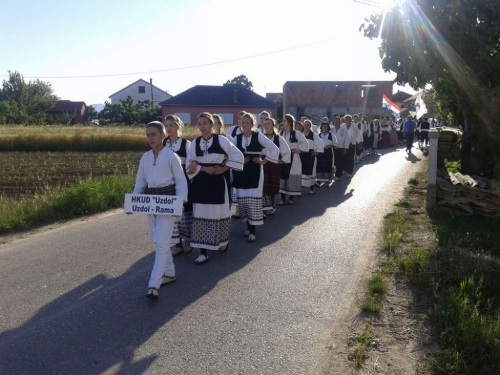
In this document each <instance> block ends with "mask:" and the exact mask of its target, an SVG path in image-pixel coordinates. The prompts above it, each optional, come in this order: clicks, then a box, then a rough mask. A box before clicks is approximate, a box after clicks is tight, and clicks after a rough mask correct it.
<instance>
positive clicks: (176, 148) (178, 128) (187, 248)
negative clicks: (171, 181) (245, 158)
mask: <svg viewBox="0 0 500 375" xmlns="http://www.w3.org/2000/svg"><path fill="white" fill-rule="evenodd" d="M164 124H165V129H166V132H167V137H166V138H165V139H164V140H163V146H164V147H166V148H168V149H169V150H170V151H173V152H175V153H176V154H177V156H178V157H179V158H180V159H181V164H182V170H183V171H184V175H185V176H186V182H187V186H188V200H187V202H186V203H184V206H183V211H182V217H181V218H180V219H178V220H176V221H175V225H174V232H173V234H172V239H171V240H170V243H171V244H174V245H175V246H174V248H173V249H172V255H173V256H175V255H178V254H180V253H182V252H186V253H190V252H191V250H192V247H191V245H190V239H191V227H192V225H193V202H192V201H191V198H192V195H193V193H192V191H191V182H190V181H189V178H188V176H187V173H186V166H185V165H186V157H187V152H188V150H189V146H190V145H191V142H190V141H188V140H187V139H184V138H182V129H183V128H184V123H183V122H182V120H181V119H180V118H179V117H177V116H176V115H167V116H165V119H164ZM182 241H184V246H183V245H182Z"/></svg>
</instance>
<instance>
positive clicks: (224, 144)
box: [186, 112, 243, 264]
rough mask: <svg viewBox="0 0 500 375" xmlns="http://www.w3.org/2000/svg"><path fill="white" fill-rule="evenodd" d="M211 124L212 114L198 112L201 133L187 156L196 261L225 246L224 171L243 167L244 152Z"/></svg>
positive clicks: (226, 194)
mask: <svg viewBox="0 0 500 375" xmlns="http://www.w3.org/2000/svg"><path fill="white" fill-rule="evenodd" d="M213 126H214V121H213V118H212V115H211V114H210V113H207V112H203V113H200V115H199V116H198V129H199V130H200V132H201V136H200V137H198V138H196V139H195V140H194V141H193V142H191V147H190V148H189V153H188V157H187V160H186V166H189V167H188V171H187V172H188V177H189V178H190V179H191V183H192V192H193V198H192V201H193V227H192V230H191V246H192V247H196V248H200V255H199V256H198V258H196V260H195V264H202V263H205V262H206V261H207V260H208V259H209V258H208V250H221V251H226V250H227V246H228V244H229V226H230V221H231V219H230V214H231V213H230V203H229V190H228V185H227V182H226V179H225V177H224V173H225V172H226V171H227V170H228V169H229V168H232V169H233V170H243V154H242V153H241V152H240V151H239V150H238V149H237V148H236V147H235V146H234V145H233V144H232V143H231V142H230V141H229V140H228V139H227V138H226V137H222V136H220V135H217V134H213V133H212V131H213Z"/></svg>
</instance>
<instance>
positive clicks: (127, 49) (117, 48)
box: [0, 0, 412, 104]
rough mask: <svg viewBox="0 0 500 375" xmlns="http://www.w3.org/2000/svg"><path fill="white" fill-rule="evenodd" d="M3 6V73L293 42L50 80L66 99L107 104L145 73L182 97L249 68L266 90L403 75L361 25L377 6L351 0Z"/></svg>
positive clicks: (143, 61) (108, 66) (43, 0)
mask: <svg viewBox="0 0 500 375" xmlns="http://www.w3.org/2000/svg"><path fill="white" fill-rule="evenodd" d="M374 1H375V0H374ZM377 1H382V2H387V1H388V0H377ZM0 9H1V11H0V79H2V80H3V79H5V78H6V77H5V76H6V75H7V74H8V73H7V71H8V70H11V71H19V72H20V73H21V74H22V75H24V76H25V77H75V76H96V75H116V74H122V73H136V72H147V71H156V70H166V69H171V68H179V67H186V66H192V65H200V64H208V63H214V62H218V61H223V60H230V59H237V58H241V57H246V56H253V55H258V54H266V53H270V52H273V51H278V50H283V49H289V50H287V51H283V52H278V53H271V54H266V55H265V56H261V57H255V58H249V59H244V60H239V61H235V62H230V63H224V64H218V65H211V66H206V67H201V68H193V69H185V70H175V71H170V72H158V73H142V74H130V75H124V76H115V77H104V78H79V79H77V78H41V79H42V80H44V81H48V82H50V83H51V84H52V86H53V88H54V91H55V94H56V95H58V96H59V97H61V98H62V99H69V100H75V101H76V100H83V101H85V102H86V103H87V104H97V103H104V101H105V100H106V99H107V98H108V96H109V95H111V94H113V93H114V92H116V91H118V90H120V89H122V88H123V87H125V86H127V85H129V84H130V83H132V82H134V81H136V80H138V79H139V78H143V79H145V80H149V79H150V78H152V79H153V83H154V84H155V85H156V86H158V87H160V88H162V89H166V90H168V91H169V92H170V93H171V94H173V95H175V94H178V93H180V92H182V91H184V90H187V89H188V88H190V87H192V86H194V85H198V84H205V85H220V84H222V83H223V82H225V81H227V80H228V79H231V78H233V77H235V76H238V75H240V74H245V75H246V76H247V77H248V78H249V79H250V80H251V81H252V82H253V84H254V90H255V91H256V92H257V93H259V94H261V95H265V93H266V92H281V91H282V88H283V84H284V83H285V82H286V81H302V80H311V81H313V80H316V81H320V80H321V81H328V80H392V79H393V78H394V77H395V75H394V74H388V73H384V72H383V70H382V68H381V65H380V58H379V55H378V50H377V48H378V45H379V41H377V40H371V41H370V40H369V39H367V38H364V37H363V36H362V33H361V32H359V31H358V29H359V26H360V24H361V23H362V22H363V19H364V18H366V17H368V16H369V15H370V14H371V13H372V12H374V11H377V8H374V7H371V6H367V5H364V4H361V3H359V2H355V1H352V0H300V1H296V0H253V1H238V0H203V1H202V0H184V1H181V0H142V1H133V0H120V1H116V0H110V1H106V0H101V1H97V0H88V1H81V2H76V1H63V0H22V1H20V0H10V1H8V0H0ZM325 40H329V41H326V42H321V41H325ZM316 42H321V43H316ZM307 44H309V46H303V45H307ZM297 46H303V47H299V48H294V47H297ZM290 48H291V49H290ZM27 80H28V78H27ZM395 90H397V88H396V87H395ZM406 91H409V92H412V91H411V90H408V89H406Z"/></svg>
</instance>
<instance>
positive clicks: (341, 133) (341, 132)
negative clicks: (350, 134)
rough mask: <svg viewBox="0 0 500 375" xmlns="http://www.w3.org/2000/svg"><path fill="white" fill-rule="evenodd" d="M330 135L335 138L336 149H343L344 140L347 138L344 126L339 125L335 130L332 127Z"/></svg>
mask: <svg viewBox="0 0 500 375" xmlns="http://www.w3.org/2000/svg"><path fill="white" fill-rule="evenodd" d="M330 133H331V134H332V136H334V137H335V138H337V142H338V147H340V148H344V144H345V139H346V137H347V129H346V128H345V127H344V126H342V125H340V126H339V129H338V130H337V129H335V126H334V127H333V129H332V130H330Z"/></svg>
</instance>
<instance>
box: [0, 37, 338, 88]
mask: <svg viewBox="0 0 500 375" xmlns="http://www.w3.org/2000/svg"><path fill="white" fill-rule="evenodd" d="M333 39H335V38H329V39H325V40H320V41H317V42H312V43H307V44H302V45H299V46H294V47H289V48H285V49H281V50H277V51H270V52H264V53H259V54H257V55H251V56H245V57H238V58H236V59H229V60H222V61H216V62H212V63H206V64H199V65H190V66H183V67H178V68H169V69H161V70H150V71H147V72H135V73H116V74H99V75H90V76H56V77H39V76H26V77H24V78H31V79H72V78H105V77H119V76H131V75H138V74H151V73H164V72H171V71H175V70H185V69H194V68H201V67H204V66H212V65H219V64H226V63H230V62H234V61H241V60H247V59H253V58H256V57H261V56H267V55H272V54H275V53H281V52H286V51H290V50H294V49H298V48H303V47H308V46H312V45H315V44H320V43H325V42H329V41H331V40H333ZM0 77H8V75H0Z"/></svg>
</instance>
